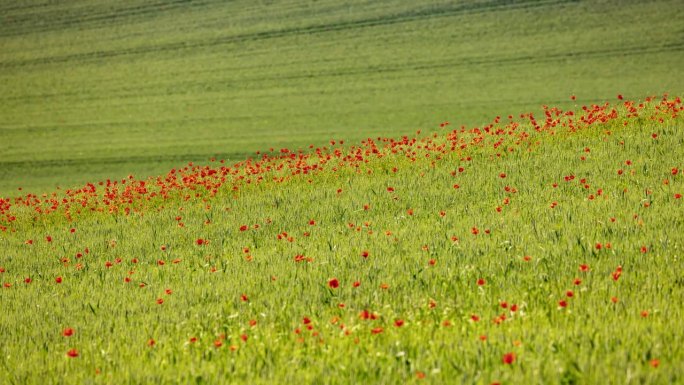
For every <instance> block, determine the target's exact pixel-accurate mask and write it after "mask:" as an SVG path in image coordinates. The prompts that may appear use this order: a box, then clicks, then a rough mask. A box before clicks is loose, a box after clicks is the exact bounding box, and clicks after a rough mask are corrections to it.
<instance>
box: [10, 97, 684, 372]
mask: <svg viewBox="0 0 684 385" xmlns="http://www.w3.org/2000/svg"><path fill="white" fill-rule="evenodd" d="M683 113H684V105H683V104H682V101H681V99H680V98H671V97H670V98H667V97H664V98H662V99H660V98H656V99H651V98H649V99H647V100H646V101H644V102H631V101H619V102H616V103H615V104H612V105H611V104H608V103H606V104H601V105H588V106H584V107H582V108H578V109H577V110H576V111H572V110H571V111H563V110H561V109H557V108H551V107H547V108H546V109H545V113H544V114H543V115H541V116H534V115H532V114H522V115H516V116H515V117H505V116H504V117H502V118H496V119H494V122H492V123H491V124H487V125H484V126H479V127H478V128H472V129H470V128H461V127H460V126H455V127H454V126H453V123H451V124H448V123H447V122H444V123H443V124H442V125H441V126H442V127H441V128H440V129H439V130H438V131H439V133H436V134H434V135H432V134H430V135H425V134H417V135H411V136H405V137H398V138H394V139H388V138H375V139H367V140H365V141H364V142H363V143H361V144H358V143H356V144H349V143H344V144H341V143H338V142H336V143H330V144H329V145H328V146H326V147H320V148H314V149H311V151H310V152H308V153H298V152H296V151H290V150H285V149H282V150H279V151H275V152H273V153H269V154H265V155H263V156H262V157H260V158H259V159H254V160H245V161H242V162H238V163H232V162H223V161H217V162H215V163H213V164H211V165H209V166H200V165H188V166H187V167H184V168H182V169H175V170H172V171H171V172H169V173H168V174H166V175H163V176H160V177H158V178H150V179H147V180H136V179H135V178H130V179H128V178H127V179H125V180H122V181H111V182H108V183H102V184H94V185H88V186H86V187H84V188H82V189H78V190H72V191H61V192H56V193H54V194H46V195H45V196H33V195H28V196H25V197H22V198H16V199H8V200H0V224H1V225H2V227H1V228H0V230H1V231H0V250H2V253H1V254H0V284H1V285H2V287H1V288H0V303H1V304H2V310H3V311H2V312H0V336H2V344H0V367H1V368H2V370H0V383H17V384H18V383H21V384H23V383H41V384H44V383H96V384H97V383H117V384H120V383H248V384H255V383H296V384H299V383H320V384H326V383H330V384H349V383H386V384H399V383H402V384H403V383H421V382H425V383H450V384H451V383H455V382H456V383H467V384H493V383H500V384H532V383H544V384H597V383H601V384H613V383H614V384H641V383H653V384H656V383H657V384H663V383H681V382H683V381H684V377H682V373H684V364H683V363H684V351H683V350H682V346H684V321H682V320H683V319H684V307H683V304H682V301H681V299H682V298H684V280H683V279H682V276H681V272H682V269H683V268H684V266H682V263H683V262H682V254H681V251H682V248H683V247H684V235H683V234H684V217H683V216H682V212H683V211H684V198H682V194H684V172H683V170H684V163H682V162H683V160H684V121H683V120H682V116H683V115H682V114H683Z"/></svg>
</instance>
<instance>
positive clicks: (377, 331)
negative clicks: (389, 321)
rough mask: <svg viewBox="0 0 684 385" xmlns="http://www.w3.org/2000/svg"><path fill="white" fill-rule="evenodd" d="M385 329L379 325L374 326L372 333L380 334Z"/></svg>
mask: <svg viewBox="0 0 684 385" xmlns="http://www.w3.org/2000/svg"><path fill="white" fill-rule="evenodd" d="M383 331H384V329H383V328H381V327H377V328H374V329H372V330H371V334H380V333H382V332H383Z"/></svg>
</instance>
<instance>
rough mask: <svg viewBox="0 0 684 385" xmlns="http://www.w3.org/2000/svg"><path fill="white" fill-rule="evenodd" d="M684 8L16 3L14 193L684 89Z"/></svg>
mask: <svg viewBox="0 0 684 385" xmlns="http://www.w3.org/2000/svg"><path fill="white" fill-rule="evenodd" d="M683 19H684V3H683V2H681V1H679V0H672V1H652V2H641V1H600V2H599V1H596V2H594V1H471V2H454V1H417V2H413V1H399V0H378V1H367V0H346V1H337V0H319V1H296V0H291V1H266V0H263V1H254V0H241V1H230V2H224V1H211V0H198V1H181V0H175V1H166V2H154V3H151V2H149V1H140V0H136V1H131V0H126V1H123V0H122V1H116V2H103V1H93V0H80V1H46V0H31V1H11V2H10V1H8V2H5V3H4V4H2V5H0V196H16V195H18V194H19V192H18V191H17V187H19V186H23V187H24V192H26V191H33V192H37V193H41V192H44V191H50V190H53V189H54V188H55V187H56V186H58V185H59V186H62V187H72V186H75V185H82V184H83V183H85V182H94V181H98V180H105V179H108V178H111V179H118V178H121V177H123V176H126V175H128V174H131V173H133V174H135V175H136V176H140V177H143V176H146V175H157V174H160V173H164V172H166V171H167V170H168V169H170V168H172V167H177V166H179V165H182V164H185V163H186V162H188V161H195V162H206V161H207V160H208V159H209V158H210V157H212V156H216V157H218V158H225V159H229V160H230V161H239V160H242V159H244V158H245V157H247V156H248V155H249V154H253V152H254V151H255V150H258V149H262V150H263V149H267V148H269V147H274V148H280V147H291V148H297V147H305V146H308V145H309V144H315V145H321V144H323V143H326V142H327V141H328V140H329V139H331V138H336V139H346V140H347V141H349V142H356V141H358V140H359V139H362V138H365V137H368V136H377V135H391V136H396V135H399V134H405V133H411V132H414V131H415V130H416V129H419V128H422V129H429V130H431V129H434V128H435V127H436V125H437V124H438V123H439V122H442V121H444V120H449V121H451V122H453V123H454V124H456V123H458V124H459V125H460V124H468V125H471V124H473V125H475V124H478V125H479V124H482V123H484V122H486V121H488V119H489V118H491V115H492V114H500V115H502V116H506V115H507V114H509V113H514V112H516V113H517V112H520V111H528V110H533V109H539V107H540V105H541V104H556V105H560V106H565V107H571V106H574V105H575V104H574V103H571V101H570V99H569V98H568V97H569V96H570V95H571V94H576V95H577V103H590V102H599V101H603V100H608V99H612V98H614V97H615V95H617V94H618V93H621V94H624V95H625V96H627V97H643V96H646V95H651V94H661V93H663V92H671V93H680V92H682V91H684V77H683V76H681V74H682V73H681V66H682V63H683V62H684V43H683V41H684V27H683V26H682V23H681V20H683Z"/></svg>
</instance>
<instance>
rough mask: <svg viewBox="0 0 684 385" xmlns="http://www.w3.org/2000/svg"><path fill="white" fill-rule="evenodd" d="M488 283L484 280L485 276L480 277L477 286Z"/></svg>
mask: <svg viewBox="0 0 684 385" xmlns="http://www.w3.org/2000/svg"><path fill="white" fill-rule="evenodd" d="M486 283H487V281H485V280H484V278H480V279H478V280H477V286H484V285H485V284H486Z"/></svg>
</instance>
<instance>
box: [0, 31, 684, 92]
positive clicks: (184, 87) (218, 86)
mask: <svg viewBox="0 0 684 385" xmlns="http://www.w3.org/2000/svg"><path fill="white" fill-rule="evenodd" d="M683 50H684V42H682V43H671V44H667V45H663V46H661V47H653V46H643V47H631V48H623V49H612V50H606V49H601V50H592V51H583V52H562V53H554V54H547V55H543V56H542V55H523V56H517V57H492V58H458V60H455V61H449V62H443V61H440V62H429V61H428V62H423V63H406V64H401V65H391V66H378V67H364V68H348V69H342V70H340V69H336V70H327V71H319V72H312V73H304V74H302V73H295V74H285V75H275V76H274V75H271V76H266V75H263V74H262V75H258V76H241V77H240V79H239V80H238V79H229V80H225V79H224V80H219V81H217V80H209V81H181V82H173V83H155V84H141V85H137V86H136V87H117V88H112V89H110V90H109V92H107V95H105V96H97V95H99V94H100V93H98V92H93V93H92V94H88V93H84V91H81V90H79V91H73V92H57V93H49V94H48V93H45V94H33V95H22V96H6V97H0V101H4V102H21V101H25V102H28V101H32V100H35V99H39V98H40V99H42V100H43V101H45V100H46V99H54V98H64V97H74V96H78V97H79V98H80V99H87V100H98V99H107V100H111V99H112V97H128V96H135V97H140V96H169V95H174V94H188V93H193V92H198V91H199V92H216V91H220V90H222V89H229V88H235V87H236V86H237V85H239V84H263V83H269V82H275V81H283V80H307V79H320V78H326V77H328V78H329V77H344V76H360V75H374V74H382V73H395V72H405V71H409V72H410V71H424V70H436V69H447V68H458V67H471V66H488V65H500V64H509V65H511V64H512V65H516V64H523V63H524V64H541V63H548V62H556V61H563V60H571V59H576V60H586V59H592V58H602V57H611V56H613V57H618V56H634V55H645V54H655V53H663V52H673V51H683ZM193 88H194V89H195V90H194V91H193ZM174 89H176V90H177V91H175V92H174ZM146 91H151V92H146Z"/></svg>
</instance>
